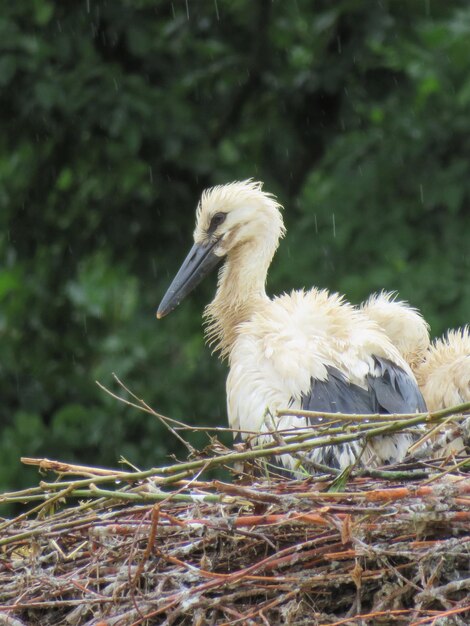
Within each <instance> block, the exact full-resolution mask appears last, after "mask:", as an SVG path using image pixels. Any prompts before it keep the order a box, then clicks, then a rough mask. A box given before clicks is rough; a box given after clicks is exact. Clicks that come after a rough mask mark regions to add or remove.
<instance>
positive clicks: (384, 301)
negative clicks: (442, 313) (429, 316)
mask: <svg viewBox="0 0 470 626" xmlns="http://www.w3.org/2000/svg"><path fill="white" fill-rule="evenodd" d="M360 309H361V310H362V311H363V313H365V314H366V315H367V316H368V317H369V318H370V319H372V320H374V321H375V322H377V324H378V325H379V326H380V328H381V329H382V330H383V331H384V332H385V334H386V335H387V337H388V338H389V339H390V341H391V342H392V343H393V345H394V346H395V347H396V348H397V349H398V351H399V352H400V354H401V356H402V357H403V358H404V359H405V361H406V362H407V363H408V365H409V366H410V367H411V369H412V370H413V372H415V370H416V368H417V367H418V366H419V365H420V364H421V362H422V361H423V360H424V358H425V355H426V354H427V351H428V348H429V346H430V343H431V340H430V337H429V324H428V323H427V322H426V320H425V319H424V317H423V316H422V315H421V313H420V312H419V311H418V309H416V308H414V307H412V306H410V305H409V304H408V302H405V301H403V300H397V295H396V293H395V292H386V291H382V292H380V293H375V294H372V295H371V296H369V298H368V299H367V300H366V301H365V302H363V303H362V304H361V305H360Z"/></svg>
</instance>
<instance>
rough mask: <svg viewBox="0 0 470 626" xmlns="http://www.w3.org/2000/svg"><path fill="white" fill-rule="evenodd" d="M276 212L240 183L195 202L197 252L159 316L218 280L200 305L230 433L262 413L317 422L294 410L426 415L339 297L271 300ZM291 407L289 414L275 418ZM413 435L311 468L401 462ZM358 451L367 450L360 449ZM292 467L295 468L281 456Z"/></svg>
mask: <svg viewBox="0 0 470 626" xmlns="http://www.w3.org/2000/svg"><path fill="white" fill-rule="evenodd" d="M280 208H281V207H280V205H279V204H278V202H277V201H276V199H275V198H274V196H272V195H271V194H268V193H265V192H263V191H262V183H257V182H252V181H245V182H235V183H231V184H228V185H223V186H219V187H214V188H213V189H210V190H208V191H205V192H204V193H203V195H202V198H201V200H200V203H199V205H198V208H197V214H196V228H195V231H194V245H193V247H192V249H191V251H190V252H189V254H188V256H187V257H186V259H185V261H184V262H183V265H182V266H181V268H180V270H179V272H178V274H177V275H176V277H175V278H174V280H173V282H172V284H171V285H170V287H169V288H168V291H167V292H166V294H165V296H164V298H163V300H162V302H161V304H160V306H159V309H158V312H157V317H158V318H161V317H163V316H164V315H166V314H167V313H169V312H170V311H172V310H173V309H174V308H175V307H176V306H177V305H178V304H179V303H180V302H181V300H182V299H183V298H184V297H185V296H186V295H187V294H188V293H189V292H190V291H191V290H192V289H193V288H194V287H195V286H196V285H197V284H198V283H199V282H200V281H201V280H202V279H203V277H204V276H205V275H206V274H207V273H208V272H209V271H210V270H211V269H213V268H214V267H215V266H216V265H217V264H218V263H219V262H221V261H224V263H223V265H222V268H221V270H220V272H219V280H218V288H217V292H216V295H215V298H214V300H213V301H212V302H211V303H210V304H209V305H208V306H207V308H206V311H205V316H206V320H207V327H206V335H207V338H208V341H209V342H210V343H211V344H213V345H214V346H215V350H218V351H219V352H220V354H221V356H222V358H223V357H228V359H229V365H230V371H229V374H228V378H227V407H228V419H229V423H230V425H231V427H232V428H234V429H240V430H241V431H255V432H259V433H266V431H268V430H269V429H270V428H272V425H268V424H266V411H267V410H269V412H270V414H271V415H272V416H273V419H274V421H275V427H276V428H277V429H278V430H284V429H287V428H302V427H305V426H308V425H311V424H312V423H313V424H316V423H320V422H321V419H318V420H314V421H312V420H309V419H306V418H304V417H300V416H296V415H295V410H296V409H307V410H316V411H325V412H327V411H328V412H345V413H379V412H380V413H414V412H415V411H423V410H425V405H424V402H423V399H422V396H421V394H420V392H419V390H418V387H417V384H416V381H415V378H414V376H413V374H412V372H411V369H410V368H409V366H408V364H407V363H406V362H405V361H404V359H403V358H402V357H401V356H400V354H399V352H398V350H397V349H396V348H395V347H394V346H393V344H392V343H391V342H390V341H389V339H388V338H387V336H386V334H385V333H384V332H382V331H381V330H380V329H379V327H378V326H377V324H376V323H375V322H373V321H371V320H370V319H368V318H367V316H366V315H364V314H363V313H362V312H361V311H359V310H357V309H355V308H354V307H353V306H351V305H350V304H349V303H347V302H345V301H344V299H343V298H342V297H340V296H338V295H336V294H329V293H328V292H327V291H325V290H318V289H316V288H313V289H311V290H310V291H307V292H305V291H293V292H292V293H291V294H288V295H287V294H285V295H282V296H280V297H277V298H273V299H271V298H269V297H268V296H267V294H266V290H265V283H266V276H267V272H268V268H269V265H270V263H271V260H272V258H273V255H274V253H275V251H276V249H277V246H278V243H279V239H280V238H281V237H282V236H283V235H284V232H285V230H284V225H283V221H282V216H281V212H280ZM287 407H289V409H292V415H290V416H287V417H282V418H278V417H276V411H277V410H279V409H285V408H287ZM412 439H413V438H412V435H411V434H409V433H400V434H396V435H390V436H387V437H381V438H376V439H375V440H372V441H369V442H368V443H367V444H366V445H365V448H364V446H363V445H361V444H359V443H358V442H352V443H345V444H342V445H338V446H335V447H332V446H330V447H325V448H321V449H316V450H314V451H312V452H311V453H310V458H311V459H312V461H314V462H315V463H322V464H326V465H330V466H332V467H337V468H344V467H347V466H348V465H350V464H351V463H354V462H355V461H356V459H358V458H359V457H360V463H361V464H363V465H377V464H383V463H390V462H394V461H399V460H401V459H402V458H403V457H404V456H405V454H406V451H407V448H408V446H409V444H410V443H411V442H412ZM363 448H364V449H363ZM280 462H281V463H282V464H283V465H284V466H286V467H287V468H289V469H295V467H297V465H298V463H297V462H296V461H295V459H293V458H292V457H290V456H288V455H283V456H282V457H281V459H280Z"/></svg>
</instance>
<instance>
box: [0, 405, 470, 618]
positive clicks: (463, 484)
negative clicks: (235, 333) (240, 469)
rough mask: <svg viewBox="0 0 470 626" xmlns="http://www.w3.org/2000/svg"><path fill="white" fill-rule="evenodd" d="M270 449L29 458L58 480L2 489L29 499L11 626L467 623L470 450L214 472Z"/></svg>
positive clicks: (11, 541)
mask: <svg viewBox="0 0 470 626" xmlns="http://www.w3.org/2000/svg"><path fill="white" fill-rule="evenodd" d="M414 419H416V418H414ZM425 419H428V420H429V416H425V417H423V420H425ZM316 440H317V441H318V436H317V437H316ZM303 443H304V445H305V442H303ZM307 443H308V445H309V446H310V448H311V447H312V445H311V441H309V442H307ZM287 445H289V443H287ZM290 446H291V447H292V444H290ZM274 448H275V445H274V444H272V445H271V452H272V450H273V449H274ZM266 450H268V452H269V446H264V447H262V446H260V447H259V448H258V449H252V450H241V451H240V450H238V451H235V452H233V451H231V450H227V449H224V448H223V447H222V446H221V445H220V444H218V443H216V442H215V441H213V443H212V445H211V446H210V448H209V449H207V450H205V451H204V452H203V453H199V454H193V458H192V459H190V460H189V461H186V462H184V463H176V464H174V465H172V466H167V467H165V468H156V469H155V468H153V469H151V470H147V471H132V472H122V471H116V470H105V469H99V468H92V467H83V466H76V465H70V464H66V463H61V462H56V461H49V460H47V459H23V461H24V462H26V463H29V464H37V465H38V466H39V467H40V469H41V470H42V471H45V472H48V473H49V476H50V472H53V473H54V474H55V475H58V476H59V478H57V476H54V477H55V480H53V481H48V482H46V481H44V482H41V483H40V485H39V486H37V487H32V488H30V489H27V490H24V491H21V492H15V493H9V494H4V495H3V496H0V501H2V500H3V501H4V502H22V503H28V506H29V507H30V508H29V509H28V510H26V511H25V512H24V513H22V514H21V515H19V516H18V517H16V518H14V519H11V520H3V521H2V522H1V523H0V529H1V533H0V547H1V552H0V624H9V625H10V626H25V625H26V624H28V626H29V625H35V624H44V625H46V624H47V625H48V626H54V625H56V624H57V625H58V624H61V625H64V624H65V625H71V626H76V625H80V626H82V625H83V626H85V625H87V626H92V625H93V626H98V625H100V626H137V625H140V624H146V625H150V624H152V625H156V624H162V625H163V624H165V625H172V624H175V625H176V624H178V625H181V626H183V625H184V626H186V625H188V626H190V625H191V626H202V625H206V624H217V625H218V626H222V625H226V626H228V625H231V624H253V625H254V624H266V625H268V624H269V625H271V626H274V625H277V624H295V625H296V626H300V625H302V624H305V625H317V626H321V625H323V626H326V625H329V626H332V625H334V626H340V625H349V626H352V625H355V626H359V625H361V626H363V625H370V626H372V625H374V626H375V625H380V624H398V625H402V624H407V625H412V626H418V625H421V624H423V625H424V624H433V625H434V626H438V625H440V626H444V625H446V626H450V625H455V626H465V625H466V624H469V623H470V601H469V595H470V507H469V505H470V456H468V455H466V454H465V453H462V454H461V455H460V456H453V457H448V458H444V459H436V460H433V461H415V462H414V463H412V464H411V463H408V464H402V465H400V466H396V467H387V468H383V469H380V468H379V469H377V470H374V471H366V470H351V471H348V472H346V473H344V472H343V473H342V474H340V475H339V476H338V475H336V476H332V475H328V473H325V474H323V475H322V474H318V475H317V476H315V477H309V478H306V479H303V480H302V479H300V480H288V479H285V478H284V479H280V478H275V477H272V476H271V477H270V478H269V479H267V478H260V477H259V475H258V477H257V478H254V477H253V475H252V474H251V476H250V478H249V479H248V478H247V476H246V475H242V478H241V480H239V481H238V482H222V481H220V480H202V477H203V472H204V471H205V470H206V469H207V468H208V467H214V466H226V465H227V464H228V463H229V462H233V461H240V460H242V461H245V462H246V461H247V460H248V461H250V463H252V462H253V460H256V461H259V459H260V458H269V454H268V452H266ZM64 478H65V480H64ZM31 507H32V508H31Z"/></svg>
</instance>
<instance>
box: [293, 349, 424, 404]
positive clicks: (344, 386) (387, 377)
mask: <svg viewBox="0 0 470 626" xmlns="http://www.w3.org/2000/svg"><path fill="white" fill-rule="evenodd" d="M374 361H375V365H376V368H375V371H374V372H373V373H370V374H368V375H367V377H366V380H365V384H366V388H365V389H363V388H362V387H359V386H358V385H355V384H354V383H351V382H349V381H348V380H347V378H346V376H344V374H342V373H341V372H340V371H339V370H338V369H336V368H335V367H328V368H327V370H328V376H327V378H326V379H325V380H323V381H322V380H315V379H313V378H312V381H311V383H312V384H311V387H310V390H309V392H308V393H307V394H304V395H303V396H302V402H301V406H302V409H305V410H307V411H325V412H329V413H359V414H361V413H362V414H366V413H414V412H416V411H419V412H423V411H426V405H425V403H424V400H423V397H422V395H421V393H420V391H419V389H418V385H417V384H416V382H415V381H414V380H413V378H411V376H409V375H408V374H407V373H406V372H405V371H404V370H403V369H402V368H401V367H400V366H398V365H395V364H394V363H392V362H391V361H389V360H387V359H382V358H379V357H374Z"/></svg>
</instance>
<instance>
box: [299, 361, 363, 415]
mask: <svg viewBox="0 0 470 626" xmlns="http://www.w3.org/2000/svg"><path fill="white" fill-rule="evenodd" d="M327 371H328V376H327V378H326V380H316V379H314V378H312V379H311V382H312V385H311V387H310V390H309V392H308V393H307V394H305V395H303V396H302V403H301V406H302V409H305V410H307V411H325V412H326V413H373V412H374V406H375V405H374V402H373V397H372V396H371V394H370V392H369V390H367V389H362V388H361V387H359V386H358V385H354V384H353V383H350V382H349V381H348V380H347V379H346V377H345V376H344V375H343V374H342V373H341V372H340V371H339V370H338V369H336V367H328V368H327Z"/></svg>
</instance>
